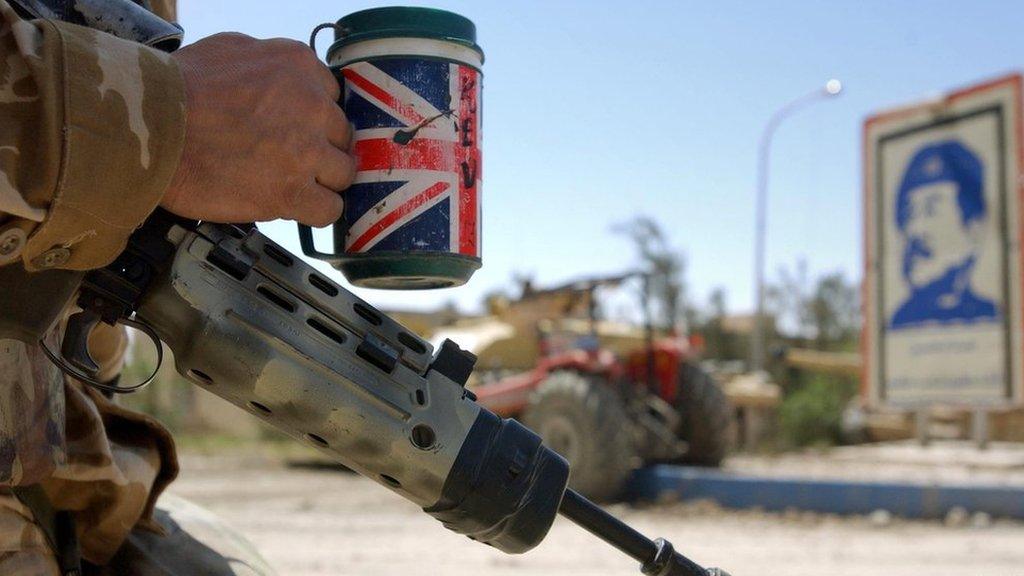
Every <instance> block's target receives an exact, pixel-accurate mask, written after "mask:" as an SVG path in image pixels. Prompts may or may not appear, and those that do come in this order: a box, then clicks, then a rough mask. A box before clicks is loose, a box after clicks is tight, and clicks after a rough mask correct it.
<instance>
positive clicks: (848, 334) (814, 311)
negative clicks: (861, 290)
mask: <svg viewBox="0 0 1024 576" xmlns="http://www.w3.org/2000/svg"><path fill="white" fill-rule="evenodd" d="M768 300H769V306H770V308H771V310H772V312H773V314H774V315H775V317H776V325H777V327H778V330H779V331H780V332H782V333H784V334H785V335H786V336H787V337H788V338H789V339H796V340H800V341H803V342H802V343H801V345H810V346H813V347H814V348H817V349H819V350H837V349H849V348H852V347H853V346H854V345H855V344H856V341H857V337H858V334H859V331H860V302H859V301H858V291H857V287H856V285H855V284H854V283H853V282H850V281H848V280H847V279H846V276H844V275H843V273H841V272H833V273H831V274H826V275H824V276H821V277H819V278H818V279H817V280H816V281H814V282H813V284H812V281H811V277H810V274H809V273H808V269H807V263H806V262H805V261H804V260H800V261H798V262H797V264H796V267H795V270H793V271H790V269H789V268H786V267H783V268H780V269H779V280H778V281H777V282H776V283H774V284H772V285H771V286H769V288H768Z"/></svg>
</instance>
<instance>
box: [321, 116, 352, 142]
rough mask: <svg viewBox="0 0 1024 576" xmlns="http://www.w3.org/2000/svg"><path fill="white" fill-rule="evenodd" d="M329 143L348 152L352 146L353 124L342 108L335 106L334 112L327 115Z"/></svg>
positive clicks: (326, 127) (326, 126)
mask: <svg viewBox="0 0 1024 576" xmlns="http://www.w3.org/2000/svg"><path fill="white" fill-rule="evenodd" d="M324 129H325V130H326V131H327V141H328V142H330V143H331V145H333V146H334V147H335V148H337V149H339V150H348V149H349V148H350V147H351V145H352V131H353V127H352V124H350V123H349V121H348V120H347V119H346V118H345V113H344V112H342V111H341V108H338V107H337V106H334V111H332V112H329V113H328V114H327V119H326V125H325V126H324Z"/></svg>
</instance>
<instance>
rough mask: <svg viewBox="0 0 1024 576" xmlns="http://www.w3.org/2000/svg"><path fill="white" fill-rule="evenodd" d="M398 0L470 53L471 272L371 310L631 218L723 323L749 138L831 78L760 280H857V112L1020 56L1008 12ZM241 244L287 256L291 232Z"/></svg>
mask: <svg viewBox="0 0 1024 576" xmlns="http://www.w3.org/2000/svg"><path fill="white" fill-rule="evenodd" d="M407 2H408V4H409V5H424V6H431V7H436V8H444V9H448V10H451V11H454V12H457V13H459V14H462V15H464V16H467V17H469V18H470V19H471V20H473V21H474V22H475V23H476V25H477V30H478V43H479V44H480V45H481V46H482V47H483V49H484V51H485V53H486V62H485V64H484V75H485V83H484V96H483V98H484V119H483V123H484V124H483V154H484V171H483V172H484V182H483V213H484V216H483V262H484V265H483V268H482V269H481V270H479V271H477V273H476V274H475V275H474V277H473V278H472V279H471V280H470V282H469V283H468V284H467V285H465V286H463V287H459V288H451V289H445V290H432V291H421V292H389V291H382V290H354V291H355V292H357V293H358V294H359V295H360V296H361V297H363V298H365V299H367V300H368V301H370V302H371V303H373V304H375V305H377V306H381V307H385V308H404V309H429V308H432V307H436V306H440V305H442V304H445V303H448V302H454V303H456V304H457V305H458V306H459V307H460V308H462V309H464V310H467V311H472V310H477V309H479V308H480V305H481V300H482V297H483V295H485V294H486V293H488V292H491V291H494V290H497V289H509V288H510V287H511V285H512V277H513V275H514V274H526V275H532V276H533V278H534V280H535V285H538V286H544V285H555V284H559V283H562V282H564V281H566V280H569V279H571V278H573V277H579V276H590V275H597V274H605V273H608V274H612V273H616V272H620V271H623V270H625V269H628V268H630V267H631V266H632V265H633V263H634V262H635V252H634V248H633V246H632V245H631V244H630V243H629V242H628V241H627V239H626V238H624V237H622V236H620V235H617V234H614V233H613V232H612V230H611V229H612V227H613V225H614V224H616V223H620V222H624V221H627V220H629V219H631V218H632V217H634V216H636V215H647V216H651V217H653V218H654V219H656V220H657V221H658V222H659V223H660V224H661V225H662V226H663V228H664V229H665V231H666V232H667V233H668V235H669V237H670V240H671V243H672V245H673V246H674V247H675V248H677V249H678V250H680V251H683V252H685V254H686V258H687V261H688V268H687V273H686V280H687V283H688V285H689V292H690V294H691V297H692V299H693V300H694V301H695V302H696V303H697V304H704V303H706V301H707V297H708V295H709V293H710V292H711V291H712V290H713V289H715V288H717V287H722V288H724V289H725V290H726V291H727V294H728V306H729V308H730V310H732V311H734V312H745V311H749V310H751V309H752V307H753V289H752V287H753V258H754V256H753V254H754V251H753V242H754V235H753V223H754V192H755V183H756V165H757V148H758V144H757V143H758V139H759V137H760V133H761V130H762V129H763V127H764V124H765V122H766V121H767V120H768V118H769V117H770V116H771V115H772V113H773V112H774V111H775V110H776V109H778V108H779V107H780V106H782V105H783V104H785V103H786V102H788V101H790V100H792V99H793V98H796V97H798V96H800V95H802V94H805V93H807V92H809V91H811V90H814V89H816V88H818V87H820V86H823V85H824V84H825V82H826V81H827V80H828V79H830V78H838V79H839V80H841V81H842V83H843V86H844V90H843V93H842V94H841V95H840V96H839V97H836V98H831V99H823V100H821V101H818V102H815V103H814V104H813V105H810V106H808V107H806V108H804V109H802V110H801V111H799V112H798V113H796V114H794V115H793V116H792V117H790V118H788V119H787V120H785V121H784V122H783V123H782V124H781V126H780V128H779V130H778V132H777V134H776V136H775V138H774V140H773V144H772V162H771V176H770V182H769V192H768V194H769V203H768V244H767V246H768V248H767V263H768V264H767V266H768V270H769V273H770V274H771V275H775V271H776V270H777V269H778V268H779V267H780V266H788V267H790V268H793V267H794V266H795V264H796V262H798V261H799V260H801V259H802V260H805V261H806V262H807V265H808V269H809V271H810V273H811V275H812V276H817V275H820V274H824V273H831V272H836V271H839V272H843V273H844V274H845V275H846V276H847V277H848V278H850V279H851V280H857V281H859V279H860V277H861V268H862V266H863V264H862V249H861V243H862V238H861V236H862V233H861V220H862V219H861V202H862V198H861V181H862V179H861V169H862V167H861V157H860V146H861V126H862V123H863V121H864V119H865V118H866V117H867V116H869V115H870V114H872V113H874V112H876V111H879V110H883V109H886V108H890V107H892V106H896V105H902V104H906V103H911V102H915V101H919V100H921V99H925V98H930V97H935V96H938V95H940V94H942V93H943V92H946V91H949V90H952V89H955V88H959V87H962V86H965V85H969V84H972V83H974V82H976V81H979V80H984V79H988V78H991V77H994V76H999V75H1002V74H1005V73H1008V72H1014V71H1016V70H1018V69H1020V67H1021V64H1022V60H1021V56H1022V48H1024V44H1022V43H1021V32H1020V23H1021V22H1024V2H1018V1H1003V2H994V1H993V2H985V1H973V2H964V1H963V0H961V1H959V2H949V1H934V0H932V1H927V2H926V1H923V0H918V1H914V0H903V1H896V2H893V1H886V2H880V1H858V2H826V1H822V2H749V1H742V2H732V1H717V2H688V1H674V2H670V1H664V2H655V1H645V0H631V1H630V2H607V1H588V2H584V1H578V2H567V1H562V2H559V1H551V0H549V1H547V2H539V1H516V2H512V1H504V2H485V1H476V2H470V1H447V0H435V1H433V2H428V3H422V2H418V1H412V0H407ZM179 5H180V13H179V18H180V23H181V24H182V25H183V26H184V28H185V31H186V42H194V41H196V40H198V39H200V38H203V37H205V36H208V35H211V34H214V33H216V32H219V31H227V30H230V31H238V32H243V33H246V34H249V35H252V36H255V37H258V38H270V37H286V38H295V39H300V40H306V39H308V36H309V31H310V30H311V29H312V28H313V26H315V25H316V24H318V23H320V22H325V21H332V20H336V19H338V18H340V17H341V16H344V15H345V14H347V13H350V12H354V11H356V10H359V9H363V8H370V7H376V6H384V5H388V4H387V3H377V2H365V1H356V2H338V1H337V0H333V1H326V0H296V1H293V2H280V1H278V2H269V1H265V0H244V1H243V0H216V1H210V0H179ZM327 44H329V42H328V41H327V34H326V33H325V35H324V37H323V38H322V40H321V46H323V47H326V46H327ZM321 52H323V48H321ZM261 229H263V230H264V231H265V232H266V233H267V234H268V235H269V236H270V237H272V238H273V239H274V240H276V241H278V242H280V243H281V244H283V245H284V246H285V247H286V248H288V249H290V250H292V251H294V252H296V253H298V252H300V250H299V245H298V239H297V235H296V232H295V226H294V224H293V223H290V222H273V223H268V224H265V225H261ZM318 265H319V266H320V268H321V269H322V270H325V271H330V268H329V267H326V266H324V265H323V264H322V263H318ZM331 277H332V278H334V279H336V280H339V281H341V280H342V278H341V274H340V273H338V272H334V271H331Z"/></svg>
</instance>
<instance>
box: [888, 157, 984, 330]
mask: <svg viewBox="0 0 1024 576" xmlns="http://www.w3.org/2000/svg"><path fill="white" fill-rule="evenodd" d="M983 170H984V168H983V166H982V163H981V161H980V160H979V159H978V156H977V155H976V154H975V153H973V152H972V151H971V150H969V149H968V148H967V147H966V146H964V145H963V144H961V143H960V142H958V141H956V140H946V141H943V142H938V143H932V144H929V145H926V146H924V147H922V148H921V149H920V150H918V151H917V152H916V153H915V154H914V155H913V157H912V158H911V160H910V162H909V164H908V165H907V170H906V172H905V173H904V174H903V178H902V181H901V183H900V187H899V190H898V192H897V195H896V211H895V212H896V214H895V215H896V226H897V228H898V230H899V233H900V235H901V236H902V238H903V240H904V248H903V262H902V276H903V279H904V281H905V282H906V285H907V287H908V288H909V296H908V297H907V298H906V300H905V301H904V302H902V303H901V304H900V305H899V307H898V308H897V309H896V311H895V313H893V315H892V317H891V319H890V322H889V326H890V328H893V329H907V328H914V327H918V326H924V325H930V324H951V323H956V324H964V323H975V322H993V321H995V320H997V319H998V317H999V310H998V308H997V306H996V304H995V302H993V301H992V300H989V299H987V298H985V297H983V296H980V295H978V294H977V293H975V292H974V291H973V290H972V287H971V277H972V275H973V272H974V265H975V262H976V261H977V259H978V256H979V252H980V249H981V244H982V242H983V239H984V230H985V225H986V222H987V218H988V210H987V207H986V201H985V193H984V192H985V191H984V184H983V182H984V177H983V176H984V173H983Z"/></svg>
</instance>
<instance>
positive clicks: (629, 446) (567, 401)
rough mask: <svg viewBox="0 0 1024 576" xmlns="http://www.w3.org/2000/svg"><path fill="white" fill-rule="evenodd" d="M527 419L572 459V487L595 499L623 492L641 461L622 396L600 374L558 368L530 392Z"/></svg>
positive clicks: (570, 483)
mask: <svg viewBox="0 0 1024 576" xmlns="http://www.w3.org/2000/svg"><path fill="white" fill-rule="evenodd" d="M522 419H523V424H525V425H526V426H528V427H530V428H531V429H532V430H533V431H534V432H536V433H537V434H539V435H540V436H541V437H542V438H543V439H544V444H545V445H546V446H548V447H549V448H551V449H552V450H554V451H555V452H558V453H559V454H561V455H562V456H564V457H565V458H566V460H568V461H569V466H570V467H569V486H570V487H571V488H573V489H575V490H576V491H578V492H580V493H581V494H583V495H584V496H586V497H587V498H590V499H592V500H596V501H599V502H601V501H608V500H611V499H613V498H615V497H616V496H618V495H619V494H620V493H621V492H622V489H623V488H624V486H625V483H626V480H627V478H628V477H629V475H630V473H631V472H632V471H633V469H634V468H635V467H636V466H637V464H638V463H639V457H638V455H637V449H636V443H635V439H634V438H635V435H634V433H633V429H632V424H631V422H630V420H629V417H628V416H627V414H626V409H625V406H624V405H623V402H622V399H621V398H620V397H619V395H618V394H617V393H616V392H615V390H614V389H612V387H611V386H610V385H609V384H608V383H607V382H606V381H605V380H603V379H602V378H600V377H598V376H591V375H586V374H581V373H578V372H571V371H560V372H554V373H552V374H551V375H550V376H548V377H547V379H545V380H544V381H543V382H541V383H540V385H539V386H538V387H537V389H536V390H535V391H534V392H533V394H532V395H531V396H530V404H529V406H527V408H526V410H525V411H524V412H523V416H522Z"/></svg>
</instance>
